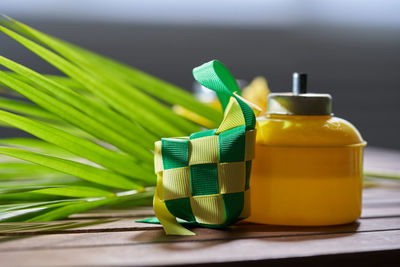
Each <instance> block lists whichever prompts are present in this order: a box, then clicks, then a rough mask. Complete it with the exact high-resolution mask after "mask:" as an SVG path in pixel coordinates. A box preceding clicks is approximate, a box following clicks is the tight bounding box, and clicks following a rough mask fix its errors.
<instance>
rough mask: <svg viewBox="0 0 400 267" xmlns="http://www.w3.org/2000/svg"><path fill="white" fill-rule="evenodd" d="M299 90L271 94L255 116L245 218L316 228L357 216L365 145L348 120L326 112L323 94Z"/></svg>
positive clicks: (327, 104)
mask: <svg viewBox="0 0 400 267" xmlns="http://www.w3.org/2000/svg"><path fill="white" fill-rule="evenodd" d="M303 78H304V77H303ZM303 82H304V81H303ZM304 91H305V90H303V92H301V93H300V94H297V93H294V94H272V95H271V96H270V97H269V102H268V111H267V115H266V116H265V117H261V118H258V130H257V143H256V157H255V159H254V160H253V165H252V174H251V179H250V188H251V214H252V215H251V216H250V218H249V219H248V221H251V222H256V223H265V224H278V225H296V226H322V225H335V224H345V223H350V222H353V221H355V220H357V219H358V218H359V216H360V214H361V194H362V171H363V148H364V146H365V145H366V143H365V142H364V141H363V139H362V137H361V135H360V133H359V132H358V131H357V129H356V128H355V127H354V126H353V125H352V124H351V123H349V122H347V121H345V120H343V119H340V118H337V117H333V116H332V115H330V113H331V112H330V109H331V107H330V96H329V95H322V94H321V95H319V94H306V93H305V92H304ZM293 101H294V102H293ZM277 104H278V106H277Z"/></svg>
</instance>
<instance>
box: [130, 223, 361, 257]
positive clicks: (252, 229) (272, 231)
mask: <svg viewBox="0 0 400 267" xmlns="http://www.w3.org/2000/svg"><path fill="white" fill-rule="evenodd" d="M359 226H360V223H359V222H354V223H351V224H345V225H337V226H326V227H293V226H277V225H264V224H253V223H247V222H242V223H239V224H236V225H233V226H230V227H227V228H224V229H219V230H216V229H209V228H192V229H191V230H193V231H194V232H195V233H196V236H167V235H165V234H164V232H163V231H162V230H161V231H145V232H142V233H141V234H139V235H136V236H135V237H134V238H133V240H134V241H136V242H143V243H147V242H148V243H159V244H164V246H162V247H163V248H164V249H166V250H173V251H176V250H182V251H183V250H195V249H199V248H202V247H210V246H215V245H219V244H221V243H224V244H225V243H227V242H230V241H234V240H238V239H258V240H266V241H268V240H271V239H273V241H274V242H277V241H278V242H279V241H282V242H289V241H290V242H295V241H300V240H301V241H304V240H308V239H309V240H312V239H317V238H324V239H327V238H337V236H336V234H340V236H341V237H343V236H349V235H353V234H355V233H356V232H357V230H358V228H359ZM188 242H190V243H191V245H190V246H187V243H188ZM211 242H212V243H211Z"/></svg>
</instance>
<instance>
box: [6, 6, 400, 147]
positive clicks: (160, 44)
mask: <svg viewBox="0 0 400 267" xmlns="http://www.w3.org/2000/svg"><path fill="white" fill-rule="evenodd" d="M375 2H376V1H375ZM383 2H387V1H383ZM383 2H382V3H383ZM376 5H377V8H378V9H377V10H372V11H371V10H370V11H369V12H380V11H379V1H378V2H376ZM397 6H399V5H397ZM397 6H394V7H393V8H396V7H397ZM0 7H1V5H0ZM389 8H390V7H385V10H387V9H389ZM398 11H400V10H398ZM166 12H167V11H166ZM336 12H339V11H336ZM355 12H357V10H355ZM359 12H362V10H359ZM397 13H399V12H397ZM10 15H12V14H10ZM352 15H356V13H350V14H349V16H352ZM383 15H384V14H383ZM365 16H367V15H365ZM14 17H15V18H16V19H18V20H21V21H23V22H25V23H26V24H29V25H31V26H33V27H35V28H38V29H39V30H42V31H44V32H47V33H50V34H53V35H55V36H57V37H60V38H63V39H66V40H68V41H71V42H73V43H76V44H78V45H81V46H83V47H86V48H89V49H91V50H94V51H96V52H99V53H101V54H104V55H107V56H110V57H112V58H115V59H117V60H120V61H123V62H125V63H128V64H130V65H132V66H135V67H137V68H139V69H141V70H144V71H147V72H149V73H151V74H154V75H156V76H158V77H161V78H164V79H165V80H168V81H170V82H173V83H175V84H177V85H180V86H182V87H184V88H187V89H188V90H190V89H191V87H192V83H193V78H192V75H191V70H192V68H193V67H195V66H198V65H199V64H201V63H204V62H205V61H208V60H210V59H214V58H217V59H219V60H221V61H222V62H224V63H225V65H227V66H228V68H230V70H231V71H232V73H233V74H234V75H235V76H236V77H237V78H240V79H245V80H247V81H251V79H252V78H253V77H255V76H257V75H262V76H265V77H266V78H267V79H268V82H269V86H270V88H271V90H272V91H276V92H278V91H289V90H290V88H291V73H292V72H294V71H302V72H307V73H308V74H309V89H310V91H313V92H318V93H329V94H331V95H332V96H333V112H334V113H335V115H336V116H338V117H342V118H344V119H347V120H349V121H350V122H352V123H353V124H354V125H355V126H356V127H357V128H358V129H359V130H360V132H361V134H362V135H363V137H364V139H366V140H367V141H368V143H369V145H371V146H382V147H388V148H396V149H400V138H399V132H400V104H399V97H400V27H399V25H400V23H399V25H397V24H395V23H394V24H393V23H391V22H390V21H389V22H387V23H386V24H384V25H381V24H379V25H372V24H368V23H366V25H363V24H362V23H361V24H360V23H359V22H358V23H356V24H354V23H351V22H348V23H341V24H335V23H320V20H313V19H306V20H304V19H303V20H301V23H300V22H299V23H297V22H296V21H295V22H291V23H289V24H285V23H281V24H279V23H253V24H251V23H250V24H248V23H247V24H246V23H240V22H236V23H214V24H213V23H186V21H187V20H184V21H182V22H179V20H178V21H173V23H163V22H162V21H156V22H151V23H150V22H148V21H140V20H139V21H119V20H109V19H107V20H101V19H99V18H95V19H82V18H79V17H78V18H74V19H68V18H66V17H46V16H32V15H29V14H26V13H22V14H18V13H16V15H15V16H14ZM367 17H368V16H367ZM366 21H367V20H366ZM228 22H229V21H228ZM0 54H1V55H3V56H6V57H8V58H11V59H13V60H16V61H17V62H20V63H23V64H25V65H27V66H29V67H31V68H33V69H35V70H37V71H40V72H43V73H57V72H56V71H55V70H54V69H53V68H52V67H51V66H49V65H48V64H47V63H46V62H44V61H43V60H41V59H39V58H38V57H36V56H35V55H33V54H32V53H30V52H28V51H27V50H25V49H24V48H22V46H20V45H19V44H17V43H16V42H14V41H12V40H10V39H9V38H6V37H5V36H4V35H1V36H0ZM16 134H17V132H16V131H14V130H9V129H1V132H0V136H12V135H16Z"/></svg>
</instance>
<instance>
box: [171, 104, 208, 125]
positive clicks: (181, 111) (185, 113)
mask: <svg viewBox="0 0 400 267" xmlns="http://www.w3.org/2000/svg"><path fill="white" fill-rule="evenodd" d="M172 110H173V111H174V112H175V113H176V114H178V115H180V116H182V117H184V118H186V119H189V120H191V121H193V122H195V123H197V124H199V125H201V126H203V127H206V128H209V129H211V128H214V127H215V124H214V123H213V122H212V121H210V120H208V119H206V118H204V117H203V116H200V115H199V114H197V113H194V112H192V111H190V110H188V109H186V108H184V107H182V106H178V105H174V106H172Z"/></svg>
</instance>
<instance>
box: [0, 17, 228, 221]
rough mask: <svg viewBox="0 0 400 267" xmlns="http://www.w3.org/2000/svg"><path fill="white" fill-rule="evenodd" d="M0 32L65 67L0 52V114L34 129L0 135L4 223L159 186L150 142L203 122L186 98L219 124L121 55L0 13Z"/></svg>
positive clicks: (134, 197)
mask: <svg viewBox="0 0 400 267" xmlns="http://www.w3.org/2000/svg"><path fill="white" fill-rule="evenodd" d="M0 31H2V32H3V33H4V34H6V35H7V36H8V37H10V38H12V39H14V40H15V41H17V42H18V43H20V44H21V45H23V46H25V47H26V48H27V49H28V50H30V51H32V52H33V53H35V54H37V55H38V56H39V57H41V58H43V59H44V60H46V61H47V62H48V63H50V64H51V65H52V66H54V67H55V68H57V69H58V70H60V71H61V72H62V73H64V74H65V75H66V76H56V75H43V74H40V73H38V72H36V71H34V70H32V69H29V68H27V67H25V66H23V65H21V64H19V63H17V62H15V61H13V60H11V59H8V58H6V57H4V56H0V65H2V66H3V67H5V68H6V69H7V70H3V71H0V86H1V88H2V89H4V90H3V91H2V92H3V93H6V94H7V93H10V92H11V93H15V95H16V96H17V98H18V99H15V98H13V99H10V98H5V97H0V109H1V110H0V123H1V124H2V125H4V126H7V127H14V128H17V129H20V130H22V131H25V132H27V133H29V134H31V135H32V136H33V137H32V138H5V139H0V154H1V155H3V156H1V158H0V222H2V221H3V222H8V221H29V222H38V221H50V220H57V219H63V218H66V217H68V216H69V215H71V214H74V213H78V212H83V211H86V210H89V209H93V208H97V207H101V206H105V205H119V204H122V203H129V205H132V206H134V205H135V204H136V203H142V202H143V200H147V199H149V198H151V197H152V195H153V187H152V186H154V185H155V180H156V179H155V175H154V173H153V154H152V151H153V145H154V142H155V141H156V140H158V139H160V138H161V137H164V136H165V137H169V136H181V135H188V134H190V133H191V132H194V131H198V130H199V129H201V127H200V126H199V125H197V124H196V123H195V122H192V121H190V120H187V119H186V118H183V117H181V116H179V115H177V114H176V113H174V112H173V111H172V109H171V105H180V106H182V107H184V108H186V109H188V110H190V111H193V112H195V113H197V114H199V115H201V116H202V117H204V118H207V119H208V120H209V121H210V122H211V123H214V124H215V125H217V124H218V123H219V121H220V119H221V118H222V114H221V112H220V111H218V110H216V109H214V108H211V107H209V106H207V105H204V104H202V103H200V102H198V101H197V100H196V99H195V98H194V97H193V96H192V95H191V94H190V93H188V92H186V91H185V90H183V89H181V88H179V87H177V86H175V85H172V84H170V83H168V82H166V81H163V80H160V79H158V78H156V77H154V76H152V75H150V74H147V73H144V72H142V71H139V70H137V69H134V68H132V67H129V66H127V65H124V64H122V63H119V62H117V61H115V60H112V59H109V58H106V57H103V56H101V55H98V54H95V53H93V52H90V51H88V50H85V49H83V48H80V47H78V46H75V45H72V44H70V43H67V42H65V41H62V40H59V39H57V38H55V37H52V36H49V35H47V34H44V33H42V32H40V31H37V30H35V29H33V28H31V27H29V26H27V25H24V24H22V23H20V22H17V21H15V20H13V19H11V18H8V17H5V16H0Z"/></svg>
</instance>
